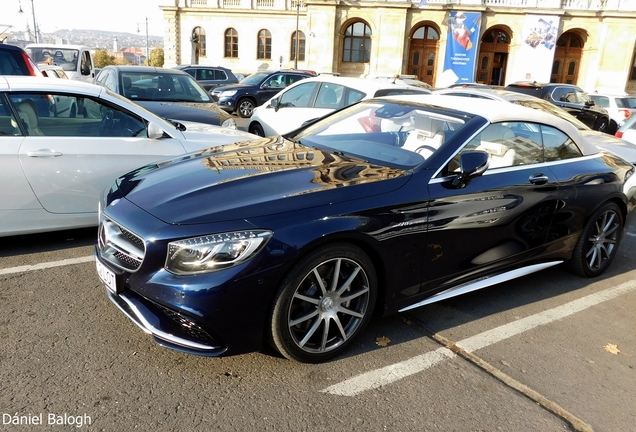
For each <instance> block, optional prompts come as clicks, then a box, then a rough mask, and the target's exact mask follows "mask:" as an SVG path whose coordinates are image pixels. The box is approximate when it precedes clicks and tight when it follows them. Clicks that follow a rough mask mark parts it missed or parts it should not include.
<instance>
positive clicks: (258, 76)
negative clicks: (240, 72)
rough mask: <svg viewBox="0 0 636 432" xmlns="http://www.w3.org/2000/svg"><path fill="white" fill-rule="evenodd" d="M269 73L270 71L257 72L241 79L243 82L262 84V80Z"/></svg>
mask: <svg viewBox="0 0 636 432" xmlns="http://www.w3.org/2000/svg"><path fill="white" fill-rule="evenodd" d="M268 75H269V74H268V73H255V74H253V75H249V76H247V77H245V78H243V79H242V80H241V84H247V85H257V84H260V83H261V81H263V80H264V79H265V77H266V76H268Z"/></svg>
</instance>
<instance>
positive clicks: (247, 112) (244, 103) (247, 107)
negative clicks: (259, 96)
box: [236, 98, 256, 118]
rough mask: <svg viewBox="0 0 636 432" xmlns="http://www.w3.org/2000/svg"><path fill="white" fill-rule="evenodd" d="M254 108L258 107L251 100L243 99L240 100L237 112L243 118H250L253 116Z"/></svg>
mask: <svg viewBox="0 0 636 432" xmlns="http://www.w3.org/2000/svg"><path fill="white" fill-rule="evenodd" d="M254 108H256V105H255V104H254V102H253V101H252V100H251V99H247V98H243V99H241V100H239V102H238V106H237V109H236V112H237V114H238V115H239V117H241V118H249V117H251V116H252V113H253V112H254Z"/></svg>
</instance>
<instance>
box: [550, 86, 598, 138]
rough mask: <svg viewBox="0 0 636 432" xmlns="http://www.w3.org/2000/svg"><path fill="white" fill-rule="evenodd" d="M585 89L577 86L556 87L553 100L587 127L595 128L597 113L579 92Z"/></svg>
mask: <svg viewBox="0 0 636 432" xmlns="http://www.w3.org/2000/svg"><path fill="white" fill-rule="evenodd" d="M579 92H580V93H583V90H581V89H577V88H576V87H555V88H554V90H553V91H552V102H553V103H554V104H555V105H557V106H560V107H561V108H563V109H564V110H566V111H567V112H569V113H570V114H572V115H573V116H574V117H576V118H577V119H579V120H580V121H581V122H583V123H584V124H585V125H586V126H587V127H589V128H591V129H594V126H595V123H596V115H595V114H594V113H593V112H592V111H590V109H589V107H586V106H585V102H584V101H582V100H580V98H579V95H578V93H579Z"/></svg>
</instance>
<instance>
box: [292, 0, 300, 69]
mask: <svg viewBox="0 0 636 432" xmlns="http://www.w3.org/2000/svg"><path fill="white" fill-rule="evenodd" d="M300 1H301V0H296V49H295V50H294V51H295V53H294V69H298V53H299V52H300V48H299V47H298V16H299V15H300Z"/></svg>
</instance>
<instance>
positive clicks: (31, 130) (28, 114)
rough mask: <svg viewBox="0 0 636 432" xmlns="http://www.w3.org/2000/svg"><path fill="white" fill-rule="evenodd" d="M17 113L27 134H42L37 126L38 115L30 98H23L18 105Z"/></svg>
mask: <svg viewBox="0 0 636 432" xmlns="http://www.w3.org/2000/svg"><path fill="white" fill-rule="evenodd" d="M18 115H19V116H20V120H21V121H22V125H24V127H25V128H26V130H27V135H29V136H31V135H44V134H43V133H42V131H41V130H40V128H39V127H38V115H37V108H36V106H35V103H34V102H33V101H31V100H28V99H27V100H24V101H22V102H20V104H19V105H18Z"/></svg>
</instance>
